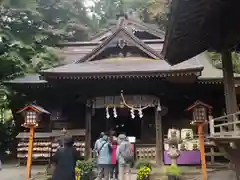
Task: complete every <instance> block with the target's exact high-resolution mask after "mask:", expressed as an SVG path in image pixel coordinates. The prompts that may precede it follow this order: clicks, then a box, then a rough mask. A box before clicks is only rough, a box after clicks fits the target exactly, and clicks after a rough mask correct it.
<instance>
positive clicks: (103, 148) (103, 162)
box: [96, 135, 112, 180]
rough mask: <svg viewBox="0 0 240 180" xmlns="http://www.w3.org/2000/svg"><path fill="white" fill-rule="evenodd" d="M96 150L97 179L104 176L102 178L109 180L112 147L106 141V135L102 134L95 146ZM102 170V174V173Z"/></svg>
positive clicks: (99, 179)
mask: <svg viewBox="0 0 240 180" xmlns="http://www.w3.org/2000/svg"><path fill="white" fill-rule="evenodd" d="M96 150H97V165H98V174H97V180H101V179H102V177H103V176H104V180H109V173H110V170H111V151H112V147H111V144H110V143H109V141H108V136H107V135H104V136H103V137H102V138H101V140H99V143H98V145H97V147H96ZM102 172H103V175H102Z"/></svg>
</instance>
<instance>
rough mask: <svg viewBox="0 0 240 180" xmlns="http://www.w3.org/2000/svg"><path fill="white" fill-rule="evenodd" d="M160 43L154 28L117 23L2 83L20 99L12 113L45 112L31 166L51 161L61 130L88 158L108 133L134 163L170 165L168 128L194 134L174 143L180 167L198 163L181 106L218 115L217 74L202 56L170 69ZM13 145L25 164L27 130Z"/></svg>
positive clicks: (220, 96) (188, 119)
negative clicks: (56, 62) (123, 142)
mask: <svg viewBox="0 0 240 180" xmlns="http://www.w3.org/2000/svg"><path fill="white" fill-rule="evenodd" d="M163 43H164V33H163V32H161V31H159V30H158V29H157V28H156V27H152V26H150V25H147V24H144V23H143V22H139V21H138V20H135V19H131V18H128V19H126V18H123V17H122V18H120V19H119V21H118V23H117V25H116V26H114V27H111V28H110V29H108V30H106V31H104V32H102V33H100V34H98V35H96V36H95V37H92V38H91V39H90V40H89V41H87V42H68V43H63V44H60V45H59V46H60V47H61V54H62V56H64V57H65V59H64V61H63V62H62V64H63V65H61V66H59V67H56V68H52V69H48V70H44V71H41V72H40V74H29V75H26V76H24V77H19V78H16V79H14V80H11V81H8V82H6V84H7V85H8V86H9V87H11V88H12V89H14V90H15V91H17V92H18V94H19V96H18V98H17V99H14V100H13V101H16V102H18V103H17V104H18V106H17V107H13V112H14V113H15V112H16V111H17V110H18V109H21V108H23V107H24V106H25V103H26V102H34V103H35V104H37V105H39V106H41V107H43V108H44V109H46V110H47V111H49V112H50V114H51V115H50V116H49V117H46V118H45V119H43V120H41V122H39V126H38V127H37V128H36V133H35V138H34V141H35V142H34V143H35V144H34V149H33V161H44V162H49V159H50V157H51V156H52V155H53V154H54V152H55V151H56V145H57V144H56V142H55V140H56V138H58V137H59V136H61V135H62V132H61V130H62V129H63V128H65V129H66V130H67V133H69V134H71V135H72V136H73V137H74V140H75V146H76V147H77V150H78V151H79V152H80V153H81V154H82V155H83V156H85V157H86V158H88V157H90V156H91V148H92V147H93V144H94V142H95V141H96V139H97V138H98V136H99V134H100V132H103V131H108V130H110V129H114V130H115V131H116V132H117V134H119V133H122V132H124V133H126V134H127V136H129V137H135V138H136V141H135V142H134V143H133V144H134V149H135V157H136V159H143V158H144V159H151V160H156V162H158V163H159V162H164V163H165V164H169V163H170V162H169V159H168V157H167V149H168V144H167V141H166V140H167V134H168V129H170V128H172V127H173V126H174V127H176V128H177V129H179V130H180V131H181V132H182V133H181V134H182V136H184V134H186V132H190V134H192V135H191V137H190V138H186V136H185V139H184V137H183V140H184V141H183V143H181V144H179V149H180V150H181V156H180V158H179V160H178V163H179V164H200V153H199V149H198V148H199V145H198V140H197V135H196V127H195V126H192V125H191V124H190V122H191V120H192V114H191V113H190V112H187V111H186V108H187V107H188V106H189V105H191V104H192V103H194V102H195V101H196V100H200V101H202V102H204V103H207V104H210V105H211V106H212V107H213V110H212V114H211V116H213V117H218V116H221V115H222V114H223V113H224V111H225V110H224V106H225V103H224V89H223V82H222V71H221V70H220V69H216V68H215V67H214V66H213V65H212V64H211V60H210V59H209V57H208V56H207V54H206V53H202V54H200V55H198V56H196V57H194V58H191V59H189V60H187V61H185V62H183V63H180V64H178V65H174V66H170V65H169V64H168V63H167V62H166V61H165V60H164V59H163V58H162V56H161V53H160V52H161V50H162V47H163ZM236 83H238V77H236ZM236 85H237V84H236ZM237 93H238V88H237ZM124 101H125V103H124ZM14 116H15V119H16V123H17V124H21V123H23V118H22V117H21V116H19V115H17V114H14ZM189 129H190V130H189ZM191 130H192V131H191ZM205 134H206V136H207V135H208V134H209V130H208V127H206V133H205ZM17 139H18V140H19V143H18V147H17V150H18V153H17V157H18V158H19V159H20V161H25V160H26V158H27V157H26V154H27V146H28V145H27V141H28V132H27V129H24V128H22V132H21V133H19V135H18V136H17ZM130 139H134V138H130ZM209 148H210V149H211V151H210V150H209ZM215 151H218V150H217V149H216V148H215V147H214V146H213V145H212V144H208V146H207V148H206V156H207V160H208V161H210V162H214V161H215V160H216V161H217V160H218V156H219V157H220V156H222V154H221V153H219V152H215ZM214 156H215V158H216V159H214ZM220 160H221V158H220Z"/></svg>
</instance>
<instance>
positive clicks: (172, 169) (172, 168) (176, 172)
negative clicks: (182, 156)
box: [166, 164, 182, 177]
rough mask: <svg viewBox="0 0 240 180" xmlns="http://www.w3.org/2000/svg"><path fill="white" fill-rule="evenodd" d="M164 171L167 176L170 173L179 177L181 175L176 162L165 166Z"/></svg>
mask: <svg viewBox="0 0 240 180" xmlns="http://www.w3.org/2000/svg"><path fill="white" fill-rule="evenodd" d="M166 172H167V175H168V176H169V175H171V176H177V177H180V176H181V175H182V172H181V170H180V168H179V167H178V166H177V165H176V164H172V165H171V166H168V167H166Z"/></svg>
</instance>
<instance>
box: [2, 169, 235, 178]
mask: <svg viewBox="0 0 240 180" xmlns="http://www.w3.org/2000/svg"><path fill="white" fill-rule="evenodd" d="M45 167H46V166H33V168H32V177H34V179H35V180H45V179H46V177H45V175H44V171H45ZM191 169H193V168H191V167H190V168H189V170H190V171H191ZM195 170H196V169H195ZM196 172H199V173H195V172H194V173H193V174H191V175H187V174H186V175H184V178H183V180H202V178H201V175H200V173H201V171H200V169H197V170H196ZM208 176H209V180H236V175H235V173H234V172H232V171H231V170H227V169H222V170H217V171H211V172H209V173H208ZM0 179H1V180H26V167H23V166H20V167H17V166H15V165H8V166H4V167H3V170H2V171H0ZM136 179H137V175H136V171H135V172H134V171H133V173H132V174H131V178H130V180H136ZM164 179H165V178H159V180H164Z"/></svg>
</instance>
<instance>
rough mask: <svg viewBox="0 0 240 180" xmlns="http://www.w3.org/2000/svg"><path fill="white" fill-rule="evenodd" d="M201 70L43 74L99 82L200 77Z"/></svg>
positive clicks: (44, 74)
mask: <svg viewBox="0 0 240 180" xmlns="http://www.w3.org/2000/svg"><path fill="white" fill-rule="evenodd" d="M200 75H201V70H200V69H192V70H191V71H188V72H185V71H175V72H138V73H137V72H134V73H133V72H127V73H117V74H115V73H106V74H105V73H102V74H101V73H99V74H92V73H84V74H83V73H55V72H54V73H43V77H45V78H46V79H56V80H88V79H89V80H97V79H103V80H104V79H105V80H108V79H109V80H110V79H135V78H137V79H150V78H167V77H182V76H200Z"/></svg>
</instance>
